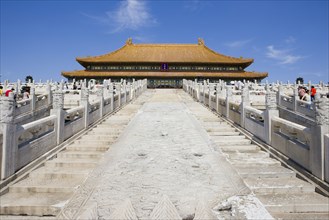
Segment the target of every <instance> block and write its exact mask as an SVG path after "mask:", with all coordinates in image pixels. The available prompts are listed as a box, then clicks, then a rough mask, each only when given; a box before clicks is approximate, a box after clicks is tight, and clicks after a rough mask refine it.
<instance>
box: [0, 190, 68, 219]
mask: <svg viewBox="0 0 329 220" xmlns="http://www.w3.org/2000/svg"><path fill="white" fill-rule="evenodd" d="M72 194H73V193H8V194H6V195H4V196H1V206H0V209H1V214H3V215H6V214H12V215H36V216H43V215H53V216H56V215H57V214H58V213H59V211H60V210H61V208H62V207H64V205H65V204H66V203H67V201H68V200H69V198H70V197H71V196H72Z"/></svg>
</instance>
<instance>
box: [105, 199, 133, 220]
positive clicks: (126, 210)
mask: <svg viewBox="0 0 329 220" xmlns="http://www.w3.org/2000/svg"><path fill="white" fill-rule="evenodd" d="M109 219H113V220H121V219H127V220H137V216H136V213H135V210H134V208H133V206H132V204H131V201H130V199H126V200H125V201H124V202H123V203H122V204H120V205H119V206H118V207H117V208H116V209H115V210H114V211H113V212H112V213H111V215H110V217H109Z"/></svg>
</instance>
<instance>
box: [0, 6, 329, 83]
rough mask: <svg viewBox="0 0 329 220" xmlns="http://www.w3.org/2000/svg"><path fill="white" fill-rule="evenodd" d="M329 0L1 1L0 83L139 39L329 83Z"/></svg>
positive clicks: (40, 74)
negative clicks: (197, 46)
mask: <svg viewBox="0 0 329 220" xmlns="http://www.w3.org/2000/svg"><path fill="white" fill-rule="evenodd" d="M328 20H329V18H328V0H325V1H316V0H310V1H307V0H305V1H297V0H294V1H284V0H281V1H261V0H258V1H215V0H213V1H197V0H189V1H178V0H177V1H174V0H171V1H157V0H153V1H137V0H128V1H127V0H125V1H105V0H98V1H97V0H89V1H87V0H80V1H79V0H58V1H43V0H35V1H29V0H25V1H15V0H1V39H0V40H1V42H0V43H1V45H0V46H1V47H0V51H1V54H0V55H1V56H0V61H1V63H0V64H1V67H0V73H1V81H3V80H4V79H9V80H10V81H15V80H17V79H21V80H24V79H25V76H27V75H32V76H33V78H34V79H35V80H37V81H39V80H40V79H41V80H43V81H44V80H47V79H50V78H52V79H54V80H61V79H62V76H61V75H60V73H61V71H71V70H75V69H83V67H82V66H80V65H79V64H78V63H77V62H76V61H75V58H76V57H84V56H96V55H101V54H105V53H108V52H111V51H113V50H116V49H119V48H120V47H121V46H123V45H124V44H125V41H126V40H127V38H129V37H132V38H133V42H134V43H197V39H198V38H199V37H201V38H203V39H204V41H205V44H206V45H207V46H208V47H209V48H211V49H213V50H215V51H216V52H219V53H222V54H225V55H229V56H234V57H240V56H242V57H245V58H254V63H253V64H252V65H251V66H249V67H248V68H247V69H246V70H248V71H257V72H268V73H269V77H268V78H267V80H268V81H270V82H273V81H276V80H280V81H285V82H286V81H287V80H289V81H290V82H293V81H295V79H296V78H297V77H299V76H300V77H303V78H304V80H305V81H309V80H311V81H312V82H319V81H320V80H322V81H324V82H328V81H329V76H328V69H329V67H328V59H329V57H328V51H329V46H328V41H329V36H328V26H329V24H328Z"/></svg>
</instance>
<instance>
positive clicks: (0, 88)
mask: <svg viewBox="0 0 329 220" xmlns="http://www.w3.org/2000/svg"><path fill="white" fill-rule="evenodd" d="M2 90H3V87H2V86H0V96H2V93H3V92H2Z"/></svg>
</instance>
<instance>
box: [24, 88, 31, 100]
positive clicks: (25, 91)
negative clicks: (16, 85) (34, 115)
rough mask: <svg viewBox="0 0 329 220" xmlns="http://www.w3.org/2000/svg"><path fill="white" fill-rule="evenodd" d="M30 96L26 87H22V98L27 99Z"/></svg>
mask: <svg viewBox="0 0 329 220" xmlns="http://www.w3.org/2000/svg"><path fill="white" fill-rule="evenodd" d="M29 98H30V93H29V89H28V87H24V89H23V100H26V99H29Z"/></svg>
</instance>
